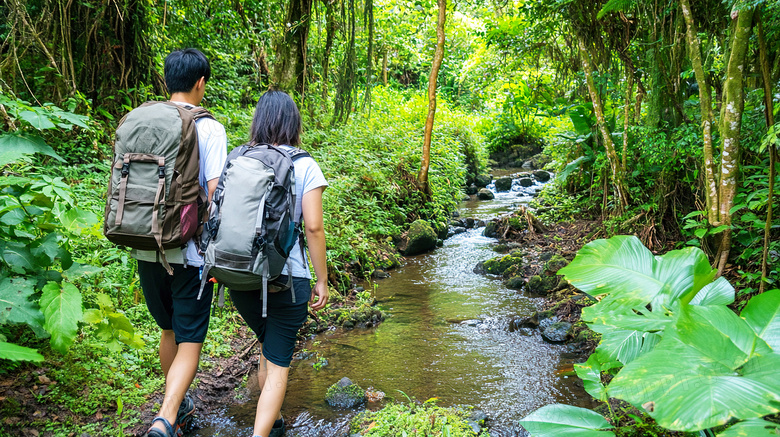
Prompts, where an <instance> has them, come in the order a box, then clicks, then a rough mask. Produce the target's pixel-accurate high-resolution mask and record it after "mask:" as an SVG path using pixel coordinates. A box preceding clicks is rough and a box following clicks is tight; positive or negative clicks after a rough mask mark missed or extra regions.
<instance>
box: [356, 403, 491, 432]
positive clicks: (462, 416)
mask: <svg viewBox="0 0 780 437" xmlns="http://www.w3.org/2000/svg"><path fill="white" fill-rule="evenodd" d="M350 433H352V434H358V435H361V436H389V435H397V436H400V435H407V436H410V437H411V436H446V435H449V436H451V437H472V436H480V437H487V436H488V433H487V431H486V430H482V431H481V432H480V433H479V434H477V433H475V432H474V430H473V429H472V427H471V425H470V424H469V411H468V410H466V409H464V408H445V407H440V406H438V405H436V404H435V403H434V401H433V400H428V401H425V402H424V403H422V404H418V403H414V402H410V403H409V404H404V403H392V404H389V405H387V406H385V407H384V408H382V409H381V410H379V411H364V412H362V413H360V414H358V415H357V416H355V418H354V419H352V421H351V422H350Z"/></svg>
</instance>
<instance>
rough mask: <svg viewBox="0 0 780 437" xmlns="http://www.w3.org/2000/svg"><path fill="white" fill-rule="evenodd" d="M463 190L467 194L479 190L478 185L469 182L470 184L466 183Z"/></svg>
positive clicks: (475, 192)
mask: <svg viewBox="0 0 780 437" xmlns="http://www.w3.org/2000/svg"><path fill="white" fill-rule="evenodd" d="M465 191H466V194H468V195H473V194H477V191H479V187H478V186H476V185H474V184H471V185H468V186H467V187H466V190H465Z"/></svg>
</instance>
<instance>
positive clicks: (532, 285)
mask: <svg viewBox="0 0 780 437" xmlns="http://www.w3.org/2000/svg"><path fill="white" fill-rule="evenodd" d="M559 283H560V278H559V277H558V276H540V275H534V276H531V278H530V279H528V286H527V287H526V290H528V291H529V292H531V293H534V294H542V295H544V294H548V293H550V292H551V291H553V290H555V289H556V288H557V287H558V284H559Z"/></svg>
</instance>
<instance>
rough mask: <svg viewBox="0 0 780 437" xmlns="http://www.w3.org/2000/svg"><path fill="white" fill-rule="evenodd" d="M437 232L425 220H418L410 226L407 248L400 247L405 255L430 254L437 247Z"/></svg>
mask: <svg viewBox="0 0 780 437" xmlns="http://www.w3.org/2000/svg"><path fill="white" fill-rule="evenodd" d="M436 237H437V235H436V232H434V230H433V228H432V227H431V225H429V224H428V222H426V221H425V220H416V221H414V222H413V223H412V225H411V226H409V231H408V232H407V234H406V244H405V247H399V249H400V250H401V253H403V254H404V255H416V254H418V253H424V252H428V251H429V250H431V249H433V248H434V247H436V239H437V238H436Z"/></svg>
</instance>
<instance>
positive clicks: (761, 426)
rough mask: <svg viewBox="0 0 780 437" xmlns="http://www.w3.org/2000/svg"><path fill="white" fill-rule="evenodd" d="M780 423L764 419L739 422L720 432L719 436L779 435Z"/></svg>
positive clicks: (752, 436)
mask: <svg viewBox="0 0 780 437" xmlns="http://www.w3.org/2000/svg"><path fill="white" fill-rule="evenodd" d="M778 435H780V425H778V424H776V423H774V422H769V421H767V420H764V419H749V420H744V421H742V422H737V423H735V424H734V425H732V426H730V427H728V428H727V429H726V430H725V431H723V432H721V433H719V434H718V437H777V436H778Z"/></svg>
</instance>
